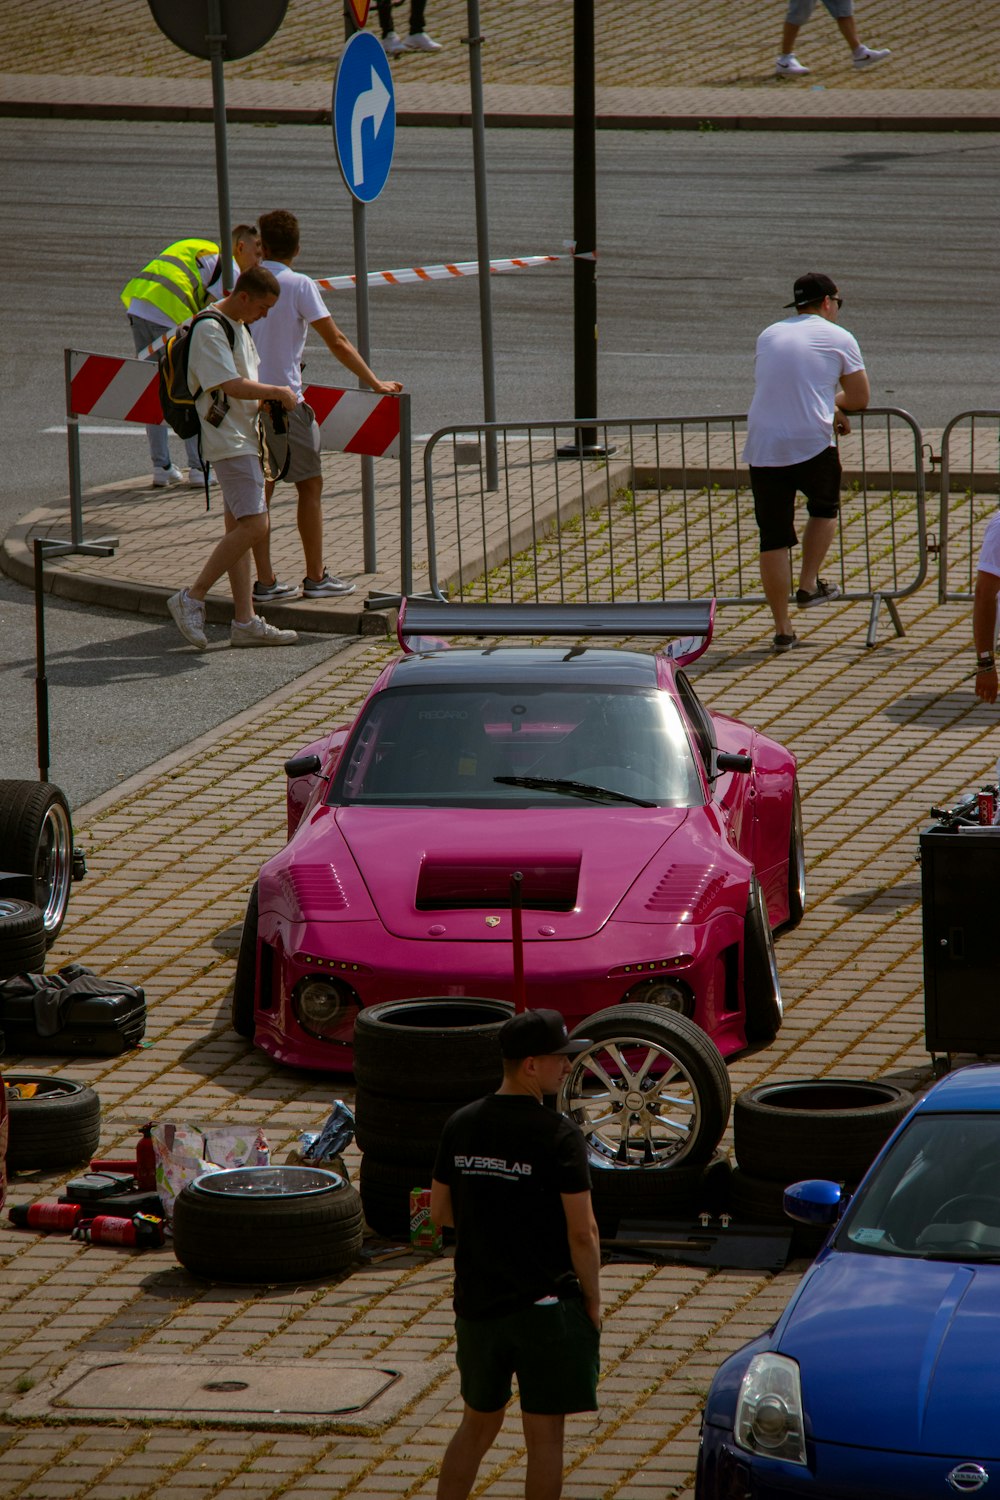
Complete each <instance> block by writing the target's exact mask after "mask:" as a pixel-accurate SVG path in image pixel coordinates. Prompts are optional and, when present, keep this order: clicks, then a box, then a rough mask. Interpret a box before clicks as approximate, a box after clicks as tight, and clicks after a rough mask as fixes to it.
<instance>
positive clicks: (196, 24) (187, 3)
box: [148, 0, 288, 62]
mask: <svg viewBox="0 0 1000 1500" xmlns="http://www.w3.org/2000/svg"><path fill="white" fill-rule="evenodd" d="M148 3H149V8H150V10H151V11H152V12H153V20H154V21H155V22H156V24H157V26H159V28H160V30H161V31H162V32H163V35H164V36H165V37H169V39H170V41H172V42H173V44H174V46H175V47H180V49H181V51H182V52H189V53H190V54H191V56H192V57H211V56H212V48H211V45H210V44H209V42H208V40H207V38H208V37H209V36H210V35H211V34H212V28H211V26H210V24H209V0H148ZM218 3H219V10H220V14H221V18H222V28H221V35H222V38H223V41H222V60H223V62H234V61H235V59H236V58H238V57H249V56H250V54H251V52H259V51H260V49H261V47H263V46H264V44H265V43H266V42H269V41H270V40H271V38H272V37H273V36H274V33H275V32H276V31H277V29H278V27H279V26H280V25H281V23H282V21H283V20H284V19H285V11H286V10H287V9H288V0H254V3H253V4H252V5H248V4H247V3H246V0H218Z"/></svg>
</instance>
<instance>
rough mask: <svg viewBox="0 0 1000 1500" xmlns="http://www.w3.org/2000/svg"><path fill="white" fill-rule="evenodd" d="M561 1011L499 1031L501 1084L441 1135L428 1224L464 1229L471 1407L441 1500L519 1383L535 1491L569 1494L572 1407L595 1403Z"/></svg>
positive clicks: (590, 1224)
mask: <svg viewBox="0 0 1000 1500" xmlns="http://www.w3.org/2000/svg"><path fill="white" fill-rule="evenodd" d="M590 1045H591V1043H590V1042H587V1041H583V1040H578V1041H575V1042H571V1041H570V1040H569V1036H568V1033H567V1031H566V1022H565V1021H564V1020H563V1018H562V1016H561V1015H559V1013H558V1011H554V1010H534V1011H525V1012H524V1013H523V1014H521V1015H517V1016H514V1017H513V1018H512V1019H511V1020H510V1021H508V1022H507V1024H506V1025H505V1026H504V1027H503V1028H502V1030H501V1032H500V1050H501V1052H502V1054H503V1060H504V1061H503V1069H504V1078H503V1084H502V1085H501V1087H500V1089H499V1091H498V1092H497V1093H496V1094H491V1095H489V1096H488V1097H487V1098H486V1099H480V1100H478V1101H477V1102H476V1103H475V1104H468V1105H466V1106H465V1108H464V1109H460V1110H459V1111H458V1113H457V1114H454V1115H452V1117H451V1119H450V1120H449V1121H448V1123H447V1125H446V1126H445V1128H444V1133H443V1134H442V1137H441V1144H440V1146H439V1148H438V1156H437V1162H436V1163H435V1166H434V1180H433V1183H432V1187H431V1218H432V1219H433V1220H434V1222H435V1223H437V1224H453V1225H454V1226H455V1303H454V1306H455V1336H456V1341H457V1346H458V1347H457V1358H458V1367H459V1371H460V1373H461V1377H462V1398H463V1400H464V1402H465V1410H464V1413H463V1416H462V1422H461V1425H460V1427H459V1429H458V1431H457V1432H456V1433H455V1436H454V1437H453V1438H452V1440H451V1442H450V1443H449V1445H448V1450H447V1452H446V1453H445V1457H444V1462H443V1464H442V1466H441V1475H440V1478H439V1480H438V1490H437V1493H438V1500H466V1496H468V1495H469V1493H470V1492H471V1490H472V1486H473V1485H474V1484H475V1481H476V1475H477V1473H478V1472H479V1465H480V1463H481V1462H482V1460H483V1458H484V1456H485V1454H486V1452H487V1450H488V1449H489V1447H490V1445H491V1444H492V1442H493V1440H494V1439H495V1438H496V1436H497V1433H498V1432H499V1431H500V1428H501V1426H502V1425H503V1419H504V1411H505V1408H506V1405H507V1402H508V1401H509V1400H510V1397H511V1377H512V1375H516V1376H517V1385H518V1396H519V1398H520V1402H521V1422H522V1426H523V1429H524V1441H525V1446H526V1447H527V1450H528V1472H527V1479H526V1481H525V1493H526V1495H527V1496H529V1497H530V1500H558V1497H559V1494H560V1493H561V1490H562V1465H563V1427H564V1419H565V1416H566V1414H567V1413H568V1412H574V1411H594V1410H596V1408H597V1375H598V1365H599V1331H600V1326H601V1292H600V1280H599V1275H600V1264H601V1258H600V1240H599V1236H598V1230H597V1224H596V1223H595V1221H594V1214H593V1210H592V1208H591V1203H590V1170H589V1168H588V1165H587V1149H586V1145H585V1143H584V1139H583V1136H582V1134H581V1133H580V1130H579V1128H578V1127H577V1126H576V1125H575V1124H574V1123H573V1122H572V1121H571V1120H568V1119H566V1117H565V1116H564V1115H560V1114H558V1113H557V1112H556V1111H555V1110H551V1109H548V1108H546V1106H545V1104H544V1102H543V1101H544V1097H545V1095H546V1094H557V1093H558V1092H559V1088H560V1085H561V1084H562V1081H563V1079H564V1078H565V1076H566V1074H567V1073H568V1071H569V1059H570V1057H572V1056H574V1055H576V1054H577V1053H580V1052H583V1051H585V1050H586V1049H587V1048H588V1047H589V1046H590Z"/></svg>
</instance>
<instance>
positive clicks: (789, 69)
mask: <svg viewBox="0 0 1000 1500" xmlns="http://www.w3.org/2000/svg"><path fill="white" fill-rule="evenodd" d="M774 72H775V76H776V77H777V78H804V77H805V76H806V74H807V73H808V72H809V69H808V68H806V67H803V65H802V63H800V62H799V60H798V58H797V57H796V56H795V53H794V52H787V53H783V54H782V56H781V57H779V58H778V61H777V62H776V63H775V65H774Z"/></svg>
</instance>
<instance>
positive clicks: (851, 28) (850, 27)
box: [837, 16, 861, 52]
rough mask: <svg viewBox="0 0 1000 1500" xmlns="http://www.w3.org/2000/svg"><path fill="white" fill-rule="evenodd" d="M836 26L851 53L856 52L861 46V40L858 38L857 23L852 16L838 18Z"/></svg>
mask: <svg viewBox="0 0 1000 1500" xmlns="http://www.w3.org/2000/svg"><path fill="white" fill-rule="evenodd" d="M837 25H838V26H839V27H840V30H841V34H842V36H843V38H844V41H845V42H846V43H847V45H848V46H849V47H850V49H851V51H852V52H857V50H858V48H859V47H860V46H861V38H860V37H859V36H858V27H857V23H856V21H855V19H854V17H853V16H838V17H837Z"/></svg>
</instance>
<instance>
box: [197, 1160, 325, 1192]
mask: <svg viewBox="0 0 1000 1500" xmlns="http://www.w3.org/2000/svg"><path fill="white" fill-rule="evenodd" d="M193 1186H194V1187H195V1188H196V1189H197V1191H198V1192H199V1193H208V1194H211V1195H212V1196H213V1197H218V1198H230V1199H247V1198H254V1199H260V1198H307V1197H310V1196H312V1195H313V1194H315V1193H328V1192H329V1191H330V1189H331V1188H332V1187H343V1186H344V1179H343V1178H342V1177H340V1176H338V1174H337V1173H336V1172H326V1171H323V1170H322V1169H321V1168H320V1167H285V1166H273V1167H232V1168H231V1169H230V1170H229V1171H226V1172H209V1173H208V1174H207V1175H206V1176H204V1177H196V1178H195V1180H194V1183H193Z"/></svg>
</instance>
